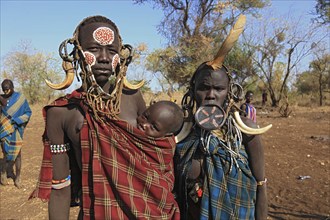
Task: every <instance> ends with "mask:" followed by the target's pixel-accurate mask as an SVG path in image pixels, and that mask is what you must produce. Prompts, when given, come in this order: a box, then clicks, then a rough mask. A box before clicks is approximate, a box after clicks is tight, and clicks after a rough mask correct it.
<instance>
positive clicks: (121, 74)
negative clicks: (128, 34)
mask: <svg viewBox="0 0 330 220" xmlns="http://www.w3.org/2000/svg"><path fill="white" fill-rule="evenodd" d="M69 42H72V43H73V44H74V50H73V52H72V53H70V54H73V57H72V59H73V62H71V61H68V60H69V59H67V56H70V55H69V54H66V55H62V58H63V63H64V67H65V68H64V69H65V70H66V72H67V78H66V80H65V81H64V82H63V83H61V84H59V85H54V84H52V83H50V82H47V83H48V85H49V86H51V87H52V88H54V89H62V88H66V87H68V86H70V85H71V83H72V80H73V78H74V75H75V73H74V71H73V66H79V67H80V69H81V71H80V72H79V73H80V76H81V79H82V87H81V88H79V89H77V90H75V91H73V92H72V93H71V94H68V95H66V96H64V97H60V98H58V99H57V100H55V101H54V102H53V103H52V104H51V105H48V106H45V107H44V109H43V113H44V117H45V118H46V129H45V133H44V136H43V140H44V155H43V162H42V166H41V171H40V179H39V181H38V184H37V188H36V190H35V191H34V192H33V193H32V194H31V197H30V198H33V197H38V198H41V199H43V200H48V201H49V203H48V204H49V206H48V213H49V219H69V210H70V204H75V203H78V204H79V205H80V206H81V209H80V213H79V218H84V219H108V218H111V219H178V218H179V208H178V205H177V203H176V201H175V199H174V195H173V194H172V190H173V186H174V174H173V173H174V170H173V149H174V148H175V141H174V136H171V137H164V138H160V139H155V138H151V137H148V136H146V135H145V134H144V133H143V132H141V130H139V129H138V128H137V118H138V116H139V115H141V114H142V112H144V110H145V109H146V105H145V101H144V100H143V97H142V94H141V92H140V89H139V88H140V87H141V86H142V85H141V84H137V85H132V84H130V83H129V82H128V81H127V80H126V78H125V75H126V69H127V66H128V65H129V63H130V61H131V59H132V54H131V53H132V48H131V46H129V45H123V44H122V39H121V37H120V34H119V30H118V28H117V26H116V25H115V24H114V23H113V22H112V21H111V20H109V19H108V18H106V17H103V16H92V17H88V18H86V19H84V20H83V21H82V22H81V23H80V24H79V25H78V27H77V28H76V31H75V32H74V36H73V38H71V39H69V41H64V44H62V45H61V46H67V45H66V44H68V43H69ZM76 71H77V70H76ZM48 164H52V167H51V166H49V165H48ZM70 186H71V187H70ZM72 200H73V201H72Z"/></svg>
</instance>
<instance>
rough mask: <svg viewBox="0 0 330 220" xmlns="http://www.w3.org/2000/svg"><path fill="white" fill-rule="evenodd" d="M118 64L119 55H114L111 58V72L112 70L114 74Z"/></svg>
mask: <svg viewBox="0 0 330 220" xmlns="http://www.w3.org/2000/svg"><path fill="white" fill-rule="evenodd" d="M118 63H119V55H118V54H116V55H114V56H113V58H112V70H113V72H115V70H116V67H117V65H118Z"/></svg>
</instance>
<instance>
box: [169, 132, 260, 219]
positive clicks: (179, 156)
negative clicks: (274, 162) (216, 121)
mask: <svg viewBox="0 0 330 220" xmlns="http://www.w3.org/2000/svg"><path fill="white" fill-rule="evenodd" d="M200 132H201V131H200V130H199V129H195V130H194V131H193V132H192V133H191V134H190V135H189V136H188V137H187V138H186V139H185V140H183V141H182V142H180V143H178V144H177V148H176V152H175V158H174V163H175V168H176V170H175V172H176V183H175V193H176V196H177V200H178V202H179V205H180V209H181V210H180V211H181V214H182V216H181V218H182V219H187V218H188V217H187V216H188V215H187V213H188V212H189V211H188V210H189V207H188V195H187V194H188V192H187V190H188V189H187V172H188V170H189V168H190V165H191V160H192V158H193V157H194V156H195V154H196V153H199V154H203V156H202V157H203V161H204V171H203V172H204V180H203V196H202V198H201V207H200V216H199V219H217V220H219V219H226V220H227V219H254V213H255V201H256V190H257V182H256V180H255V178H254V177H253V175H252V173H251V170H250V168H249V166H248V161H247V154H246V151H245V148H244V146H241V147H240V149H237V152H239V157H236V159H235V158H234V156H233V155H232V154H230V153H229V151H228V150H227V148H226V147H225V143H224V141H222V140H220V139H219V138H217V137H216V136H214V135H211V139H210V142H209V151H208V152H209V153H201V152H203V151H201V150H197V149H198V148H199V147H202V143H201V140H200V137H201V133H200Z"/></svg>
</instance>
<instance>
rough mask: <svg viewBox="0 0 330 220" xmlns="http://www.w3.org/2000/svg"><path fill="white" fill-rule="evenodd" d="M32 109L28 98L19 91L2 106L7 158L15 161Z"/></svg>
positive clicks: (0, 127) (1, 132) (1, 129)
mask: <svg viewBox="0 0 330 220" xmlns="http://www.w3.org/2000/svg"><path fill="white" fill-rule="evenodd" d="M31 115H32V111H31V109H30V106H29V104H28V102H27V100H26V99H25V98H24V96H23V95H22V94H21V93H19V92H14V93H13V94H12V95H11V96H10V98H9V99H8V100H7V105H6V106H2V112H1V114H0V121H1V124H0V138H1V141H2V142H3V145H4V148H5V151H6V154H7V156H6V160H8V161H15V160H16V157H17V155H18V153H19V152H20V150H21V148H22V145H23V134H24V128H25V127H26V125H27V123H28V122H29V120H30V117H31Z"/></svg>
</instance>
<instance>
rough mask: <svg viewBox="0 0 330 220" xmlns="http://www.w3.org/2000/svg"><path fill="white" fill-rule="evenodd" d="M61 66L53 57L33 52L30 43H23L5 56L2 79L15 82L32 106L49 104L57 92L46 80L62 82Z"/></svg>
mask: <svg viewBox="0 0 330 220" xmlns="http://www.w3.org/2000/svg"><path fill="white" fill-rule="evenodd" d="M60 64H61V62H59V60H58V59H55V58H54V57H53V56H52V55H50V54H44V53H41V52H38V51H35V50H32V49H31V46H30V44H29V43H27V42H21V43H20V45H19V46H18V49H16V50H13V51H11V52H10V53H8V54H7V55H5V57H4V65H3V67H2V70H1V78H2V77H3V78H9V79H11V80H13V81H14V82H15V84H16V87H17V89H18V90H19V91H21V92H22V93H23V94H24V96H25V97H26V98H27V99H28V100H29V102H30V104H35V103H39V102H48V101H49V100H50V99H51V98H53V97H54V95H55V93H56V92H55V91H54V90H52V89H51V88H49V87H48V86H47V85H46V83H45V82H44V79H45V78H49V79H52V80H54V81H60V80H61V78H62V77H60V75H63V74H62V73H63V71H62V70H61V66H60Z"/></svg>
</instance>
